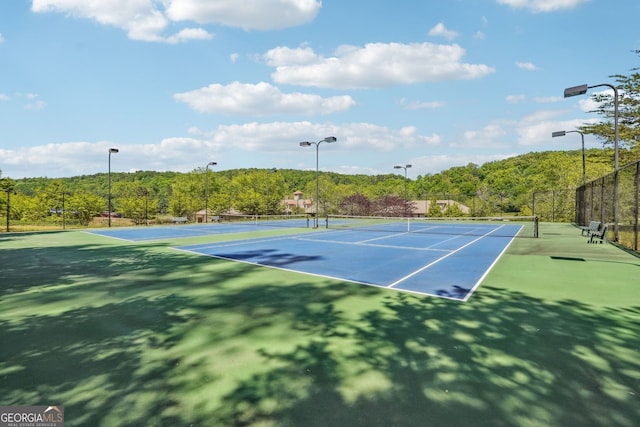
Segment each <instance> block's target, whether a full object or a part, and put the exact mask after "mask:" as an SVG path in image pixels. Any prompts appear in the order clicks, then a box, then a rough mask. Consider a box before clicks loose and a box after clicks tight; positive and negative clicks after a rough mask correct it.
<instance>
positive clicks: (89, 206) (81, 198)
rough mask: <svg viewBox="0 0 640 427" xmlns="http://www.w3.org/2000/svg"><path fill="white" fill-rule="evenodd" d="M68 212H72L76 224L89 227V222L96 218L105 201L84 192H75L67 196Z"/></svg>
mask: <svg viewBox="0 0 640 427" xmlns="http://www.w3.org/2000/svg"><path fill="white" fill-rule="evenodd" d="M66 204H67V206H69V208H68V209H69V211H73V212H74V215H75V217H76V218H77V220H78V223H79V224H80V225H83V226H87V225H89V223H90V222H91V220H92V219H93V218H94V217H96V216H98V215H99V214H100V212H102V210H103V209H104V207H105V206H106V202H105V199H103V198H102V197H100V196H98V195H96V194H92V193H85V192H81V191H79V192H77V193H74V194H72V195H70V196H69V198H68V202H66Z"/></svg>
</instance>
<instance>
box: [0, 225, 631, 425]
mask: <svg viewBox="0 0 640 427" xmlns="http://www.w3.org/2000/svg"><path fill="white" fill-rule="evenodd" d="M330 222H331V221H330ZM226 225H231V224H222V227H218V225H217V224H216V225H215V226H211V227H210V228H211V229H213V230H218V229H219V230H225V229H226V227H225V226H226ZM494 225H497V224H494ZM502 225H505V226H506V225H513V224H511V223H505V224H502ZM329 226H330V228H329V229H324V228H323V229H319V230H313V229H308V230H307V229H297V230H296V229H284V230H281V229H275V228H267V229H265V232H258V233H247V234H243V235H234V234H228V233H222V232H221V231H220V232H219V233H220V234H210V235H198V236H195V237H186V238H175V239H174V238H171V239H167V240H166V241H161V240H157V239H150V240H148V241H127V240H123V239H121V238H120V237H121V236H120V235H119V236H120V237H118V238H106V237H104V236H102V235H97V234H95V233H86V232H84V231H75V230H73V231H64V232H63V231H58V232H47V233H13V234H0V265H1V266H2V267H1V268H0V284H2V287H0V293H1V295H2V298H0V341H1V342H3V343H7V345H3V346H0V361H1V362H0V372H1V376H2V381H0V394H1V395H2V396H3V397H4V402H5V404H8V405H24V404H25V403H28V404H31V403H33V402H56V403H60V404H63V405H64V407H65V414H68V415H69V420H68V424H69V425H70V426H105V427H106V426H138V425H145V426H146V425H157V426H175V425H194V426H210V425H221V426H267V425H270V426H283V425H292V426H293V425H295V426H325V425H336V426H342V425H349V426H367V427H372V426H390V425H403V426H404V425H425V423H427V424H429V425H442V426H453V425H456V426H477V425H479V424H481V425H491V426H507V425H508V426H515V427H530V426H541V425H544V426H610V425H616V426H621V427H635V426H638V425H639V420H640V409H639V408H640V406H639V405H638V389H639V388H638V384H639V382H638V381H639V377H638V372H640V361H639V360H638V357H637V353H638V342H640V322H639V320H638V319H639V318H640V317H639V315H640V307H639V306H638V301H639V300H640V299H639V298H640V288H639V287H638V281H637V280H635V279H636V277H637V274H638V271H639V270H638V268H639V267H640V259H639V258H638V257H637V255H635V256H634V255H633V254H630V253H628V252H625V251H622V250H620V249H619V248H617V247H616V246H615V245H613V244H597V245H596V244H587V243H586V238H585V237H584V236H582V235H581V233H580V230H579V229H577V228H576V227H574V226H572V225H570V224H551V223H544V224H542V225H541V227H540V237H539V238H537V239H534V238H526V236H529V235H530V233H529V232H528V231H527V225H524V228H523V229H522V230H521V231H520V234H519V235H518V236H522V234H523V232H525V238H521V237H518V238H513V239H512V241H511V243H510V244H509V246H508V248H507V250H505V251H504V253H503V254H502V256H500V258H499V261H498V262H496V263H495V265H494V266H493V267H492V268H491V269H490V271H489V273H488V274H487V275H486V276H485V277H484V279H483V280H482V285H481V286H479V287H478V288H477V289H476V290H475V292H474V293H473V297H472V298H469V299H468V301H467V302H465V303H464V304H460V303H459V301H458V300H455V299H450V298H432V297H423V296H421V295H418V294H416V293H413V292H389V291H388V290H387V289H385V288H382V287H379V286H358V285H354V284H350V283H348V282H347V283H345V281H343V280H335V279H331V278H329V277H323V276H320V275H314V274H300V273H296V272H289V271H288V270H293V269H292V268H291V267H292V266H295V265H297V264H298V263H300V264H302V263H303V262H304V261H305V260H304V259H303V260H302V261H299V260H298V258H296V257H302V258H304V257H313V256H316V253H315V252H312V250H311V248H312V247H314V246H316V245H318V246H320V245H322V248H323V249H324V252H325V253H320V254H319V255H318V256H322V257H327V256H332V257H333V256H334V255H333V254H332V253H331V252H332V251H337V250H338V249H339V247H342V246H344V247H348V248H351V250H350V256H352V257H355V256H358V257H361V258H363V259H365V258H367V257H368V255H360V252H361V251H366V250H367V248H369V247H374V245H382V246H388V248H387V249H386V251H388V252H382V253H381V254H382V255H379V257H378V258H377V259H376V260H375V261H370V262H369V265H371V266H372V268H375V264H377V263H387V264H385V265H384V267H383V268H382V270H385V269H391V268H392V267H390V265H393V264H397V262H395V260H394V258H395V257H397V256H398V254H400V253H401V252H402V251H406V252H412V253H413V254H414V255H415V256H417V257H424V256H425V254H426V253H427V252H428V250H427V249H426V248H425V247H426V246H429V245H433V244H434V243H435V242H437V241H438V242H440V244H439V246H440V247H439V249H442V250H445V249H446V251H447V252H443V254H446V253H449V252H453V251H454V250H455V248H459V247H461V246H463V245H464V244H462V242H459V243H458V244H457V246H454V242H456V241H457V240H462V239H463V238H462V237H457V236H455V235H453V234H449V235H447V234H445V233H444V230H440V234H438V233H436V231H437V230H431V233H426V231H425V232H424V233H420V232H418V229H416V228H415V227H414V228H413V232H409V233H406V232H405V233H404V234H403V233H402V232H397V233H391V232H369V231H366V232H365V231H362V230H359V231H358V230H341V231H338V230H333V229H331V227H333V226H336V224H329ZM498 226H499V225H498ZM183 227H184V225H175V226H173V228H174V229H175V230H181V229H182V230H183V231H184V229H183ZM201 227H202V229H203V230H205V229H208V228H209V225H205V226H202V225H201ZM216 227H218V228H216ZM140 228H141V229H143V230H145V229H146V230H147V233H149V236H151V235H152V234H153V233H158V229H159V228H162V227H157V228H156V227H140ZM405 228H406V227H405ZM505 228H507V227H502V228H500V229H499V230H496V231H494V232H493V233H492V234H491V236H498V237H490V236H486V237H483V238H481V239H480V240H478V241H477V242H475V243H472V244H471V245H469V246H468V247H467V248H465V249H461V250H459V251H458V252H456V253H454V254H452V255H450V256H449V257H448V258H445V259H444V260H442V261H440V262H439V263H438V264H444V263H445V262H448V261H449V260H452V259H456V258H458V257H459V256H461V255H464V254H465V253H467V256H465V257H464V258H466V259H467V261H466V262H469V263H471V262H474V261H473V260H472V258H474V257H476V256H478V254H479V252H481V251H478V250H476V251H470V252H467V250H468V249H469V248H471V247H473V246H475V245H477V244H480V243H484V242H486V241H490V242H494V240H495V241H496V242H497V241H499V240H502V237H499V235H500V234H506V230H505ZM252 229H253V230H256V229H257V230H262V228H260V227H257V228H256V227H255V226H253V228H252ZM503 230H505V231H504V232H503ZM103 231H106V230H103ZM116 231H118V232H125V231H129V232H130V231H133V229H131V228H129V229H126V230H125V229H118V228H114V229H113V230H111V231H110V233H111V232H116ZM136 232H141V231H136ZM485 232H486V231H485ZM466 233H467V236H466V237H464V238H466V239H467V240H466V241H467V243H469V242H471V241H473V240H475V239H477V238H479V237H481V235H482V234H484V232H482V231H481V230H480V229H478V230H477V231H476V232H474V231H471V230H466ZM276 234H279V237H287V238H286V239H280V240H278V239H276V237H275V236H276ZM285 234H286V236H285ZM363 236H364V237H363ZM140 237H142V235H141V236H140ZM294 237H295V238H296V239H298V240H295V239H292V238H294ZM240 238H244V239H245V240H244V241H241V240H239V239H240ZM249 238H251V239H249ZM258 238H260V239H259V240H265V242H266V241H267V239H271V240H270V242H269V245H270V246H271V247H272V248H273V249H274V250H275V251H280V252H283V253H289V254H291V257H289V258H287V257H282V256H272V258H274V259H277V260H279V262H280V263H281V264H280V265H278V266H277V267H278V268H265V267H262V266H261V265H259V264H255V263H246V262H226V261H222V260H219V259H213V258H209V257H207V256H202V255H196V254H194V253H191V252H186V251H178V250H176V249H175V247H177V246H186V245H190V246H192V247H193V246H196V244H199V245H205V244H207V243H208V244H211V245H213V244H214V243H213V241H214V240H217V241H218V242H220V243H218V244H221V243H222V241H223V240H226V243H224V244H226V245H228V246H224V247H223V246H219V247H218V248H217V249H216V252H220V253H221V254H224V253H227V254H230V253H231V254H236V255H237V254H238V253H239V252H240V247H241V246H240V245H242V244H245V243H246V244H256V247H257V246H260V245H259V244H258V242H257V241H256V240H255V239H258ZM505 239H507V238H506V237H505ZM362 240H369V241H368V242H362V243H358V242H361V241H362ZM285 242H286V243H285ZM332 242H335V243H332ZM294 243H297V244H298V245H299V246H297V247H294V246H289V245H293V244H294ZM235 245H238V246H237V250H236V249H235V248H236V246H235ZM285 245H286V246H285ZM446 245H451V246H446ZM394 246H399V247H400V246H401V247H403V248H404V249H402V250H400V249H398V250H397V251H395V252H391V251H392V250H393V249H394V248H393V247H394ZM285 248H288V249H287V250H286V251H285ZM292 248H295V251H293V250H292ZM415 248H418V249H415ZM432 249H435V248H432ZM243 250H244V251H245V252H246V254H245V255H247V256H248V255H251V254H250V247H249V246H246V247H244V249H243ZM275 251H274V252H273V253H276V254H277V252H275ZM327 252H329V253H327ZM273 253H272V254H273ZM267 255H269V254H267ZM385 257H386V258H390V259H389V260H387V259H385ZM337 258H338V257H334V258H332V261H331V262H334V261H335V260H336V259H337ZM368 259H370V258H368ZM245 260H250V261H251V262H254V261H255V260H252V259H251V258H250V257H247V258H245ZM370 260H371V259H370ZM309 261H311V260H309ZM314 262H315V263H317V264H322V263H324V264H329V262H328V261H325V258H322V259H316V260H315V261H314ZM337 262H342V264H343V267H342V268H344V269H345V270H347V271H348V270H350V269H351V270H353V268H350V266H351V265H352V262H351V261H348V262H347V261H346V260H344V261H341V260H338V261H337ZM438 264H436V265H438ZM353 265H355V264H353ZM418 265H426V262H424V263H422V264H418ZM433 267H435V266H432V267H431V268H433ZM283 268H284V269H283ZM357 268H363V264H359V266H358V267H357ZM414 268H415V267H414ZM431 268H429V269H431ZM464 268H467V266H466V265H465V261H462V260H461V259H459V258H458V261H457V262H456V263H455V265H452V266H451V269H464ZM429 269H427V270H429ZM455 273H456V274H457V273H458V272H455ZM374 277H375V276H374ZM479 420H480V422H479Z"/></svg>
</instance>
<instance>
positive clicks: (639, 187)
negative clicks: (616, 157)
mask: <svg viewBox="0 0 640 427" xmlns="http://www.w3.org/2000/svg"><path fill="white" fill-rule="evenodd" d="M639 194H640V161H637V162H634V163H630V164H628V165H626V166H623V167H621V168H619V169H618V171H617V173H616V172H614V173H611V174H608V175H605V176H603V177H600V178H598V179H596V180H594V181H591V182H588V183H586V184H585V185H583V186H582V187H579V188H578V189H577V190H576V219H575V221H576V223H577V224H578V225H583V226H584V225H588V224H589V222H590V221H599V222H601V223H603V224H609V225H610V227H609V236H607V238H608V239H610V240H613V241H617V243H619V244H620V245H622V246H624V247H626V248H629V249H632V250H634V251H638V217H639V215H640V214H639V210H638V201H639V199H640V197H639ZM616 211H617V212H616ZM616 217H617V218H616Z"/></svg>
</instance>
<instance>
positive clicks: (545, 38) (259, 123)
mask: <svg viewBox="0 0 640 427" xmlns="http://www.w3.org/2000/svg"><path fill="white" fill-rule="evenodd" d="M638 16H640V2H638V1H637V0H446V1H445V0H440V1H436V0H424V1H414V2H406V3H403V2H401V1H398V0H393V1H388V0H374V1H372V0H367V1H364V0H363V1H361V0H325V1H319V0H254V1H251V0H246V1H237V0H92V1H87V0H31V1H28V0H3V1H2V2H0V170H1V171H2V176H3V177H11V178H22V177H37V176H47V177H68V176H74V175H81V174H93V173H99V172H104V171H105V170H106V169H107V163H108V149H109V148H110V147H115V148H118V149H119V150H120V152H119V153H118V154H114V155H112V157H111V170H112V171H116V172H129V171H135V170H157V171H168V170H172V171H182V172H187V171H190V170H193V169H196V168H198V167H200V168H204V167H205V165H206V164H207V163H208V162H210V161H215V162H217V163H218V165H217V166H216V167H215V169H214V170H226V169H236V168H293V169H303V170H315V166H316V164H315V162H316V153H315V148H314V147H300V146H299V144H298V143H299V142H300V141H307V140H308V141H319V140H321V139H323V138H324V137H326V136H335V137H336V138H337V142H335V143H333V144H327V143H322V144H320V147H319V153H320V156H319V158H320V162H319V163H320V169H321V170H325V171H335V172H340V173H347V174H356V173H363V174H384V173H394V172H395V173H404V171H402V170H394V169H393V165H395V164H412V165H413V167H412V168H411V169H408V171H407V175H408V176H409V177H410V178H415V177H416V176H418V175H425V174H428V173H437V172H439V171H441V170H443V169H447V168H449V167H452V166H461V165H466V164H467V163H469V162H473V163H476V164H482V163H485V162H487V161H492V160H499V159H503V158H507V157H510V156H514V155H518V154H523V153H527V152H531V151H546V150H567V149H579V148H580V136H579V135H577V134H569V135H567V136H565V137H564V138H553V139H552V138H551V132H553V131H556V130H572V129H575V127H576V126H579V125H581V124H583V123H587V122H593V121H595V120H597V119H598V116H596V115H595V114H590V113H588V111H589V110H591V109H593V108H594V105H593V103H592V101H591V99H590V97H589V96H588V95H585V96H581V97H574V98H567V99H564V98H563V90H564V88H566V87H570V86H575V85H579V84H584V83H587V84H590V85H595V84H601V83H614V80H613V79H612V78H611V77H610V76H612V75H615V74H629V73H630V70H631V69H632V68H634V67H638V65H639V64H638V62H639V61H638V59H639V58H638V56H637V55H636V54H635V53H633V52H632V51H633V50H636V49H640V30H638V26H637V17H638ZM604 89H606V88H604ZM595 90H599V89H592V90H591V91H590V92H589V94H593V93H594V91H595ZM586 144H587V148H590V147H600V146H601V144H600V143H599V142H598V141H597V140H595V139H592V138H591V137H589V136H587V137H586Z"/></svg>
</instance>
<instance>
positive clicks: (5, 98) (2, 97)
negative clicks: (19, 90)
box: [0, 93, 10, 101]
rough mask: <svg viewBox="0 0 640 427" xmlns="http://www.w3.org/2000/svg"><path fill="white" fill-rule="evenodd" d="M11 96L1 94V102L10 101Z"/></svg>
mask: <svg viewBox="0 0 640 427" xmlns="http://www.w3.org/2000/svg"><path fill="white" fill-rule="evenodd" d="M9 99H10V98H9V95H5V94H4V93H0V101H8V100H9Z"/></svg>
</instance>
